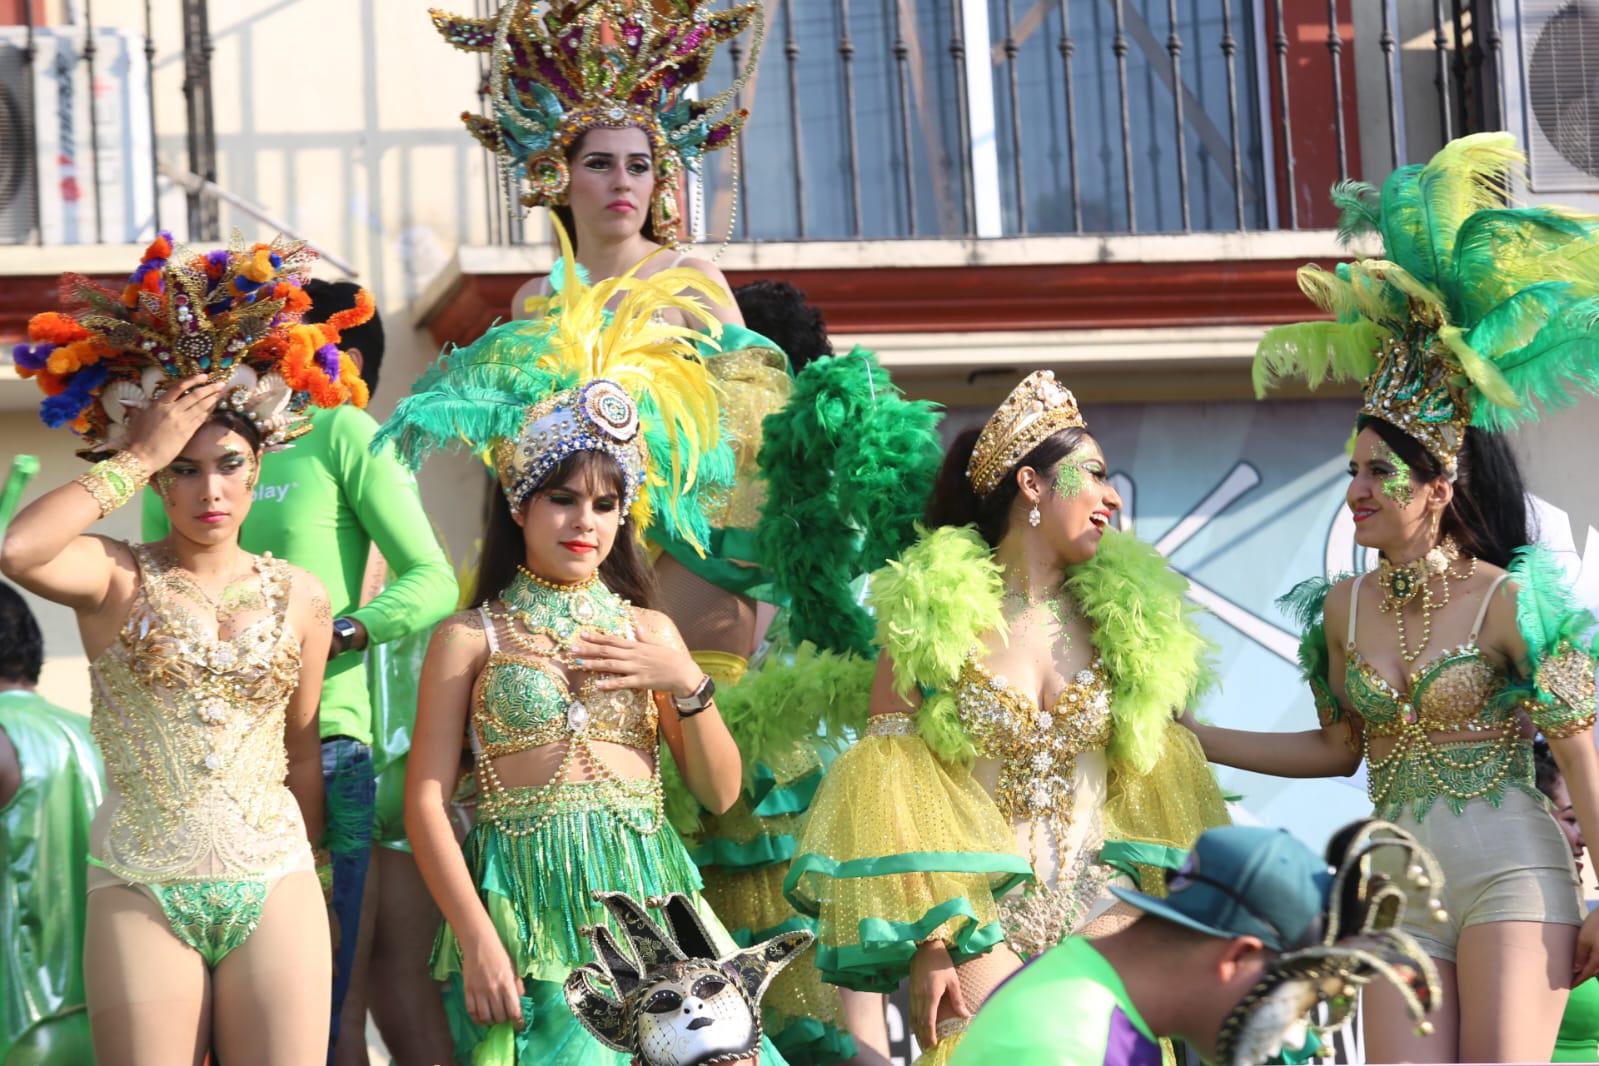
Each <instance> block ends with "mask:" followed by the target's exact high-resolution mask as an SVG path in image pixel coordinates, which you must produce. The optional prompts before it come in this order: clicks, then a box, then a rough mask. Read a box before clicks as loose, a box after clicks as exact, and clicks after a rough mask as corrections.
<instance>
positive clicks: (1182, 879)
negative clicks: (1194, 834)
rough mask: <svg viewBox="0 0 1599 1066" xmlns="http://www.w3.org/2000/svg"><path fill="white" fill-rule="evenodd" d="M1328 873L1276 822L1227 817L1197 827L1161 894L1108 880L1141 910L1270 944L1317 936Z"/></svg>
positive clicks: (1283, 946)
mask: <svg viewBox="0 0 1599 1066" xmlns="http://www.w3.org/2000/svg"><path fill="white" fill-rule="evenodd" d="M1331 888H1332V874H1331V873H1329V872H1328V869H1327V864H1326V863H1325V862H1323V861H1322V859H1321V857H1320V856H1318V855H1317V854H1316V853H1315V852H1313V851H1311V850H1310V849H1309V848H1307V847H1305V845H1303V844H1301V843H1300V842H1299V841H1298V840H1296V839H1295V838H1294V837H1293V835H1292V834H1290V833H1289V832H1288V831H1286V830H1283V829H1266V828H1262V827H1260V826H1248V825H1229V826H1222V827H1220V828H1218V829H1211V830H1209V831H1207V832H1205V833H1202V834H1200V837H1199V839H1198V840H1196V841H1194V846H1193V849H1192V850H1191V851H1189V853H1188V858H1187V860H1186V861H1185V862H1184V863H1183V865H1182V867H1181V868H1180V869H1178V870H1176V871H1173V873H1172V874H1171V875H1170V877H1169V878H1168V879H1167V885H1166V889H1167V896H1166V898H1165V899H1157V898H1156V897H1154V896H1151V895H1147V894H1145V893H1143V892H1134V891H1132V890H1131V889H1126V888H1121V887H1119V886H1112V887H1111V892H1113V893H1114V894H1115V895H1116V897H1117V898H1118V899H1120V900H1122V901H1123V902H1125V903H1128V904H1130V905H1131V906H1134V907H1137V908H1138V909H1139V910H1141V911H1143V912H1144V913H1145V914H1150V915H1153V916H1154V917H1156V918H1162V919H1164V920H1166V921H1168V922H1175V923H1176V924H1178V925H1182V926H1187V927H1188V928H1189V929H1193V930H1196V931H1198V932H1201V933H1205V934H1208V935H1210V936H1216V937H1225V938H1228V939H1231V938H1232V937H1237V936H1252V937H1256V938H1257V939H1259V940H1260V941H1261V943H1263V944H1265V945H1266V946H1267V947H1269V948H1271V949H1273V950H1274V951H1292V950H1296V949H1298V948H1302V947H1305V946H1307V945H1308V944H1310V943H1312V942H1314V941H1315V940H1317V939H1319V938H1320V936H1321V932H1322V928H1323V916H1324V915H1325V913H1326V910H1327V902H1328V894H1329V892H1330V891H1331Z"/></svg>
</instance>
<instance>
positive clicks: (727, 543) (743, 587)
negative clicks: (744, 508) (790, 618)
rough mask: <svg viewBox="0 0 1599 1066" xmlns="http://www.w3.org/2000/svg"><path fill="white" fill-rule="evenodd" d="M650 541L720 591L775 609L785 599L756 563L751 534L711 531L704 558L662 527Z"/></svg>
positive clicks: (658, 526)
mask: <svg viewBox="0 0 1599 1066" xmlns="http://www.w3.org/2000/svg"><path fill="white" fill-rule="evenodd" d="M649 538H650V540H652V541H654V542H655V543H656V544H657V545H659V546H660V548H661V550H662V551H664V552H666V554H668V555H670V556H671V557H672V558H673V559H676V560H677V561H678V562H679V563H681V564H682V565H683V567H684V569H686V570H688V572H689V573H691V574H693V575H694V576H695V577H697V578H700V579H701V580H704V581H709V582H710V583H711V584H713V585H715V586H716V587H717V588H719V589H724V590H726V591H728V592H732V593H736V594H737V595H740V596H749V597H752V598H754V599H757V600H764V601H765V602H767V603H773V604H777V605H778V606H782V605H783V603H784V602H785V598H784V597H782V596H781V595H779V594H778V592H777V590H776V589H775V588H774V587H773V586H772V579H771V575H769V574H768V573H767V572H766V568H765V567H763V566H761V565H760V563H759V562H758V560H759V559H760V553H759V552H758V551H757V550H756V547H755V533H754V531H753V530H748V529H726V528H721V527H718V528H715V529H712V530H711V536H710V542H709V543H708V544H706V545H705V554H704V555H701V554H700V553H699V552H697V551H695V550H694V547H693V545H691V544H689V543H688V541H686V540H684V539H683V538H681V537H678V536H676V535H675V534H673V533H672V532H671V531H670V530H668V529H667V528H666V527H665V525H663V524H656V525H654V526H651V527H650V531H649Z"/></svg>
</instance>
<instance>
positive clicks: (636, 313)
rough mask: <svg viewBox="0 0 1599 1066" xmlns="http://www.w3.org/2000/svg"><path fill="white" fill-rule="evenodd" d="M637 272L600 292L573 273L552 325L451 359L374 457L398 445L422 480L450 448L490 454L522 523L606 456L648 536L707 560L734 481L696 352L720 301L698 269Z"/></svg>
mask: <svg viewBox="0 0 1599 1066" xmlns="http://www.w3.org/2000/svg"><path fill="white" fill-rule="evenodd" d="M556 229H557V232H558V234H559V236H560V240H561V243H562V246H563V249H564V251H565V254H566V261H567V262H569V263H570V262H573V261H574V258H573V256H572V250H571V247H570V242H569V241H568V240H567V237H566V233H565V231H563V230H561V228H560V226H559V224H557V226H556ZM645 262H648V260H645ZM641 265H642V264H641ZM637 270H638V267H637V266H635V267H634V268H633V269H632V270H630V271H628V272H627V273H626V274H623V275H620V276H618V277H614V278H607V279H605V280H604V281H601V282H599V283H598V284H595V285H589V284H588V283H587V281H586V280H585V278H584V277H583V274H582V272H581V271H572V276H571V277H569V278H566V279H564V280H563V282H562V284H561V285H560V286H559V289H558V291H557V292H556V294H555V296H554V297H553V298H552V299H551V301H550V304H549V308H548V313H547V314H546V315H545V316H544V317H542V318H537V319H525V320H520V321H512V322H504V323H501V324H500V325H497V326H493V327H491V328H490V329H489V330H488V332H486V333H484V334H483V336H481V337H479V338H478V339H477V340H475V341H473V342H472V343H471V344H469V345H467V346H466V347H464V348H454V349H449V350H446V351H445V353H444V354H443V355H441V356H440V357H439V359H438V361H437V362H436V363H434V364H433V366H432V367H430V368H429V369H428V370H427V371H426V372H425V373H424V374H423V375H422V376H421V377H420V378H418V379H417V381H416V384H415V385H413V386H412V388H411V395H410V396H408V397H406V398H405V399H404V400H401V401H400V404H399V406H398V407H397V408H395V411H394V414H393V415H391V416H390V417H389V420H388V421H387V422H385V423H384V424H383V425H382V427H381V428H380V429H379V430H378V433H377V437H376V439H375V440H374V442H373V446H374V447H379V446H381V445H382V443H383V442H385V441H389V440H392V441H393V442H394V444H395V447H396V449H397V450H398V452H399V455H400V457H401V459H402V460H404V461H405V462H406V463H408V464H409V465H410V466H411V467H412V468H413V469H414V468H416V467H419V466H420V465H421V464H422V462H423V460H425V459H426V458H427V457H428V456H429V455H431V454H433V453H434V452H436V451H439V450H442V449H445V448H451V447H458V446H464V447H467V448H470V449H471V450H472V451H474V452H477V453H479V454H487V455H488V456H489V458H490V459H491V461H492V462H493V464H494V470H495V473H496V474H497V475H498V477H499V481H500V487H501V488H502V489H503V490H504V492H505V499H506V503H507V504H509V505H510V507H511V509H512V510H513V511H515V510H519V509H520V508H521V506H522V505H523V503H524V502H526V500H527V497H528V495H529V493H531V492H532V491H533V489H534V488H536V487H537V486H538V485H539V484H540V483H541V482H542V481H543V480H544V479H545V478H546V477H547V476H548V475H549V473H550V471H551V470H553V469H554V468H555V467H556V466H557V464H559V463H560V462H561V461H562V460H563V459H566V458H567V457H569V456H571V455H575V454H577V453H578V452H584V451H598V452H604V453H605V454H607V455H609V456H611V457H612V458H613V459H615V460H616V461H617V464H618V465H619V466H620V467H621V468H622V473H623V479H624V482H625V484H624V492H623V497H624V498H623V501H622V505H623V509H624V511H625V512H627V513H628V514H630V516H631V517H632V519H633V521H634V529H635V532H636V533H638V534H639V535H642V533H643V530H645V529H646V528H648V526H649V525H650V523H651V522H652V521H654V520H656V519H657V518H658V519H660V520H662V521H663V522H665V523H666V525H667V527H668V528H669V529H670V530H672V532H673V533H674V534H675V535H677V536H678V537H680V538H681V539H683V540H685V541H687V542H688V543H690V544H692V545H695V546H696V547H703V545H704V544H705V543H706V539H707V537H708V525H707V522H706V518H705V512H706V509H707V507H708V506H709V505H710V504H712V503H714V502H715V500H716V499H718V498H719V497H720V495H721V494H722V493H725V492H726V490H727V487H728V486H729V485H730V484H731V483H732V476H733V455H732V449H731V448H730V447H729V446H728V442H727V440H726V438H725V436H724V435H723V433H722V429H721V421H720V419H721V410H720V405H719V403H718V401H717V396H716V389H715V386H714V384H713V382H712V380H711V375H710V372H709V371H708V370H707V369H706V365H705V361H704V359H703V358H702V357H701V355H700V351H699V348H698V347H697V346H696V342H699V344H701V345H704V344H706V343H707V334H709V335H710V336H711V337H714V336H716V335H717V333H718V324H717V322H716V320H715V318H714V317H713V316H712V315H711V314H710V312H708V311H707V310H706V307H708V306H710V304H711V303H712V302H713V301H714V300H716V299H717V298H718V295H719V291H720V290H718V289H717V288H716V287H715V283H714V282H712V281H711V280H710V279H709V278H707V277H706V276H705V275H704V274H702V273H700V272H699V271H697V270H693V269H690V268H688V267H674V268H671V269H669V270H662V271H660V272H658V273H656V274H653V275H651V276H650V277H648V278H641V277H639V276H638V275H637V273H636V271H637ZM613 301H615V302H617V303H616V310H615V311H614V312H613V311H609V310H607V305H608V304H610V303H612V302H613ZM669 308H676V309H677V310H679V311H680V312H681V313H682V314H683V315H684V316H685V317H686V319H687V320H688V321H689V322H691V323H698V324H700V325H701V326H702V328H703V330H704V332H702V331H701V330H700V329H693V328H689V327H685V326H675V325H671V324H670V323H667V322H664V321H662V320H661V316H660V315H659V314H658V313H657V312H660V311H664V310H667V309H669Z"/></svg>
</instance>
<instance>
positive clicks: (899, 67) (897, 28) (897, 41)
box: [888, 0, 916, 237]
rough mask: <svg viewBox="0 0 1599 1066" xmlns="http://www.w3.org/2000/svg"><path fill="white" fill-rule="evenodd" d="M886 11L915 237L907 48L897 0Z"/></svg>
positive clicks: (907, 213) (908, 211)
mask: <svg viewBox="0 0 1599 1066" xmlns="http://www.w3.org/2000/svg"><path fill="white" fill-rule="evenodd" d="M888 5H889V10H890V11H892V12H893V18H894V41H893V46H892V51H893V54H894V67H895V71H896V73H897V77H896V78H895V91H896V98H897V100H898V103H899V143H900V152H901V154H902V157H903V158H904V160H905V166H904V168H903V172H904V177H905V217H906V218H907V220H908V221H909V223H910V225H909V232H910V235H911V236H912V237H914V236H916V173H915V169H916V168H915V166H914V165H913V161H912V158H911V115H910V86H909V84H908V83H907V78H909V76H910V75H909V72H908V71H907V69H906V64H908V63H909V62H910V47H909V46H908V45H907V44H906V43H905V33H904V29H903V27H902V26H901V25H900V11H899V0H888Z"/></svg>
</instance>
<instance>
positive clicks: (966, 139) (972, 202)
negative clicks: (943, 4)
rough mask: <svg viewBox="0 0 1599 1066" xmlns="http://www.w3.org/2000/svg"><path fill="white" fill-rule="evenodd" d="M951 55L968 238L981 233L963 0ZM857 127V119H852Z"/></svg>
mask: <svg viewBox="0 0 1599 1066" xmlns="http://www.w3.org/2000/svg"><path fill="white" fill-rule="evenodd" d="M949 6H950V39H949V56H950V58H951V59H953V60H954V61H955V118H956V123H957V125H958V127H959V128H958V129H957V130H956V133H955V136H956V140H957V143H958V144H959V146H960V172H961V210H962V211H963V212H964V214H963V216H962V218H961V223H962V227H963V232H964V233H965V235H966V236H973V235H975V234H976V232H977V203H976V195H977V194H976V192H975V190H974V189H973V185H974V184H975V179H974V176H973V174H972V171H973V166H972V106H971V100H970V99H969V98H968V96H967V89H966V28H965V25H964V21H963V20H964V18H965V12H964V11H963V10H962V3H961V0H950V4H949ZM851 124H852V126H853V120H852V123H851Z"/></svg>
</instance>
